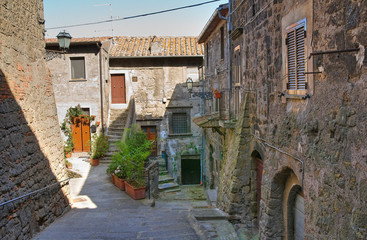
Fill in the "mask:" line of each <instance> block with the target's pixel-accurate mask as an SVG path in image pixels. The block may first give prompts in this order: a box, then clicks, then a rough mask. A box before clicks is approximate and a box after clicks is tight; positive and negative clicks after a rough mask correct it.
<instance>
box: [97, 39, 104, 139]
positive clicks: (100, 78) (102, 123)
mask: <svg viewBox="0 0 367 240" xmlns="http://www.w3.org/2000/svg"><path fill="white" fill-rule="evenodd" d="M97 47H98V49H99V90H100V95H101V126H102V132H103V133H104V114H103V73H102V44H101V43H99V44H98V43H97Z"/></svg>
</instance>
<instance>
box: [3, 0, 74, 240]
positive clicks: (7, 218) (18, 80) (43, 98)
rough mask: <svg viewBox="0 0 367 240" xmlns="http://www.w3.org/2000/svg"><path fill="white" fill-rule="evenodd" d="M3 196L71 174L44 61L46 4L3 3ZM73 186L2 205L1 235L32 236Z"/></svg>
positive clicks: (64, 205)
mask: <svg viewBox="0 0 367 240" xmlns="http://www.w3.org/2000/svg"><path fill="white" fill-rule="evenodd" d="M0 22H1V25H0V139H1V140H0V182H1V185H0V186H1V187H0V199H1V202H5V201H9V200H11V199H14V198H16V197H20V196H22V195H24V194H27V193H30V192H32V191H36V190H39V189H41V188H43V187H46V186H48V185H50V184H52V183H57V182H58V181H61V180H64V179H66V178H67V173H66V170H65V163H64V156H63V147H62V141H61V138H60V134H59V126H58V121H57V112H56V105H55V98H54V94H53V90H52V84H51V78H50V73H49V71H48V69H47V68H46V61H45V50H44V47H45V42H44V35H43V33H44V19H43V3H42V1H40V0H33V1H23V0H12V1H2V2H1V5H0ZM68 197H69V186H68V185H64V184H62V188H60V186H59V184H57V186H54V187H53V188H50V189H47V190H45V191H43V192H42V193H38V194H35V195H32V196H31V197H27V198H23V199H20V200H17V201H15V202H12V203H10V204H7V205H5V206H3V207H0V238H1V239H29V238H31V237H32V235H34V234H35V233H36V232H38V231H39V230H40V229H42V228H44V227H45V226H47V225H49V224H50V223H51V222H53V221H54V220H55V219H56V217H58V216H60V215H62V214H63V213H64V212H65V211H67V210H68V209H69V200H68Z"/></svg>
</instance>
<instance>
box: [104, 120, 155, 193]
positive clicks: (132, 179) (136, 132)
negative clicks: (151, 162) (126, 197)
mask: <svg viewBox="0 0 367 240" xmlns="http://www.w3.org/2000/svg"><path fill="white" fill-rule="evenodd" d="M125 131H126V135H125V136H126V137H125V139H122V140H121V141H119V142H117V144H116V145H117V146H118V148H119V152H117V153H116V154H115V155H113V157H112V163H111V164H110V166H109V168H110V169H108V172H110V173H111V172H112V171H114V172H115V173H116V170H119V171H117V173H118V174H121V175H122V176H123V177H124V178H126V180H127V181H128V182H129V184H131V185H133V186H134V187H142V186H145V182H144V165H145V163H146V160H147V159H148V157H149V155H150V153H151V148H152V141H150V140H148V139H147V137H146V134H145V133H144V132H143V131H141V130H140V127H139V126H137V125H133V126H132V127H131V128H127V129H125ZM117 166H119V168H117Z"/></svg>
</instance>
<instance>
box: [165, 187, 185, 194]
mask: <svg viewBox="0 0 367 240" xmlns="http://www.w3.org/2000/svg"><path fill="white" fill-rule="evenodd" d="M164 192H165V193H173V192H181V189H180V188H174V189H170V190H166V191H164Z"/></svg>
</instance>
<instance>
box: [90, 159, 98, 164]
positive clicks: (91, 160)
mask: <svg viewBox="0 0 367 240" xmlns="http://www.w3.org/2000/svg"><path fill="white" fill-rule="evenodd" d="M90 165H92V166H98V165H99V159H93V158H91V159H90Z"/></svg>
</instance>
